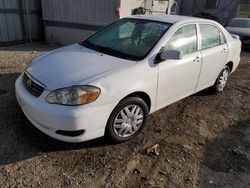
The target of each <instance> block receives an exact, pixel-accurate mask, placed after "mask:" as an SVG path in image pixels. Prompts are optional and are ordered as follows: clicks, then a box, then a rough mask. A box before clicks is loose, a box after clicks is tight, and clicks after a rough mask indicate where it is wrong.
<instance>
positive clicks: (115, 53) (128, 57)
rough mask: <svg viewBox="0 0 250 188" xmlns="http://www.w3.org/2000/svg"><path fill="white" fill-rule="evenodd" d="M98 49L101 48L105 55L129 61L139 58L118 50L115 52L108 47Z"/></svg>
mask: <svg viewBox="0 0 250 188" xmlns="http://www.w3.org/2000/svg"><path fill="white" fill-rule="evenodd" d="M97 47H98V48H100V49H101V50H102V51H103V53H107V54H110V55H114V56H116V57H121V58H123V59H128V60H134V59H138V57H137V56H134V55H130V54H126V53H123V52H120V51H118V50H115V49H112V48H109V47H106V46H97Z"/></svg>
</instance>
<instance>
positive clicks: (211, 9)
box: [180, 0, 249, 25]
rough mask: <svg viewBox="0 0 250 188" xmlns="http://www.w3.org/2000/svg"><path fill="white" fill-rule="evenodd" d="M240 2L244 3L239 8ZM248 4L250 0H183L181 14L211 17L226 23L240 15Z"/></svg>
mask: <svg viewBox="0 0 250 188" xmlns="http://www.w3.org/2000/svg"><path fill="white" fill-rule="evenodd" d="M243 2H244V3H243ZM239 3H240V6H241V4H244V5H243V6H242V8H239V9H238V5H239ZM246 4H247V5H249V0H241V1H239V0H181V1H180V14H182V15H188V16H198V17H204V18H210V19H213V20H216V21H218V22H220V23H221V24H222V25H225V24H227V23H228V22H229V21H230V20H231V19H232V18H234V17H236V16H238V15H240V13H239V12H243V9H244V7H245V5H246ZM244 12H245V9H244ZM248 13H249V12H248Z"/></svg>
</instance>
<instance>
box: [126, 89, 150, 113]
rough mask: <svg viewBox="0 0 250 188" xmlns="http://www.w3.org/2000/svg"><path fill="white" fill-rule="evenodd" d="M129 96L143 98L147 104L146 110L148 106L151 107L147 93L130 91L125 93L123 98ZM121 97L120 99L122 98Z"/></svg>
mask: <svg viewBox="0 0 250 188" xmlns="http://www.w3.org/2000/svg"><path fill="white" fill-rule="evenodd" d="M129 97H139V98H141V99H142V100H144V101H145V102H146V104H147V106H148V110H149V111H150V108H151V100H150V97H149V96H148V94H147V93H145V92H141V91H139V92H134V93H131V94H129V95H127V96H126V97H124V98H123V99H126V98H129ZM123 99H122V100H123Z"/></svg>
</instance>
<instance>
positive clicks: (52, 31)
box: [42, 0, 118, 44]
mask: <svg viewBox="0 0 250 188" xmlns="http://www.w3.org/2000/svg"><path fill="white" fill-rule="evenodd" d="M115 2H116V0H74V1H70V0H42V10H43V19H44V23H45V32H46V33H45V35H46V41H47V42H48V43H56V44H70V43H74V42H76V41H80V40H82V39H85V38H86V37H87V36H89V35H90V34H92V33H93V32H95V31H97V30H98V29H100V28H102V27H103V26H105V25H107V24H109V23H110V22H113V21H114V20H116V19H118V18H117V16H116V14H115V9H116V4H115Z"/></svg>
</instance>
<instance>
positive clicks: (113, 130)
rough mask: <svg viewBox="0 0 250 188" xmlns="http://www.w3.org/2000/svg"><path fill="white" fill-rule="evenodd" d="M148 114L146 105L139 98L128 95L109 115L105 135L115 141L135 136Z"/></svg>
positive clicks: (122, 140)
mask: <svg viewBox="0 0 250 188" xmlns="http://www.w3.org/2000/svg"><path fill="white" fill-rule="evenodd" d="M148 114H149V109H148V106H147V104H146V103H145V101H144V100H142V99H141V98H139V97H129V98H126V99H124V100H122V101H121V102H120V103H119V104H118V105H117V106H116V107H115V109H114V110H113V112H112V113H111V115H110V117H109V120H108V123H107V126H106V136H107V137H108V138H109V139H111V141H113V142H116V143H121V142H125V141H128V140H130V139H132V138H134V137H136V136H137V135H138V134H139V133H140V132H141V131H142V129H143V127H144V125H145V124H146V121H147V119H148Z"/></svg>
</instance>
